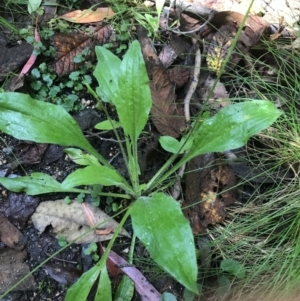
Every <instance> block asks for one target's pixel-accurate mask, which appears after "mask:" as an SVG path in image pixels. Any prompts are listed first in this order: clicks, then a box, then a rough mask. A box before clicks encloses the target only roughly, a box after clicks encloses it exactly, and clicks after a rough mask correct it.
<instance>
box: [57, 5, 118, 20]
mask: <svg viewBox="0 0 300 301" xmlns="http://www.w3.org/2000/svg"><path fill="white" fill-rule="evenodd" d="M114 15H115V13H114V12H113V11H112V9H111V8H110V7H100V8H97V9H96V10H91V9H85V10H75V11H72V12H69V13H67V14H64V15H62V16H61V17H60V18H61V19H64V20H66V21H69V22H73V23H92V22H100V21H102V20H103V19H108V18H111V17H113V16H114Z"/></svg>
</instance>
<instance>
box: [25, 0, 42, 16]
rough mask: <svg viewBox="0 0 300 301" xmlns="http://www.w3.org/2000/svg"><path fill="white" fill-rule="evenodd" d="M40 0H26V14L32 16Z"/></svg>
mask: <svg viewBox="0 0 300 301" xmlns="http://www.w3.org/2000/svg"><path fill="white" fill-rule="evenodd" d="M41 3H42V0H28V6H27V9H28V12H29V13H30V14H32V13H33V12H35V11H36V10H37V9H38V8H39V7H40V5H41Z"/></svg>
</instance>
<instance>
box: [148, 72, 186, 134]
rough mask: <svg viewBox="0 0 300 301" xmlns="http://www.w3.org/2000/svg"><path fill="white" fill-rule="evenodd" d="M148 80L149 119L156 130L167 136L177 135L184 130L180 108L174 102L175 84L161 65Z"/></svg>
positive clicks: (183, 120) (183, 119)
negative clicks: (149, 95) (150, 101)
mask: <svg viewBox="0 0 300 301" xmlns="http://www.w3.org/2000/svg"><path fill="white" fill-rule="evenodd" d="M152 78H153V79H152V80H151V82H150V90H151V96H152V100H153V105H152V109H151V119H152V121H153V123H154V125H155V127H156V128H157V130H158V131H159V132H160V133H161V134H163V135H167V136H172V137H175V138H176V137H179V136H181V134H182V133H183V132H184V131H185V128H186V125H185V118H184V115H183V111H182V108H181V107H180V106H179V105H178V104H176V103H175V98H176V95H175V85H174V84H173V83H172V82H171V80H170V78H169V76H168V73H167V71H166V70H165V69H164V68H163V67H157V68H155V69H154V70H153V74H152Z"/></svg>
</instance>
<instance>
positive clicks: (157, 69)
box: [137, 26, 186, 138]
mask: <svg viewBox="0 0 300 301" xmlns="http://www.w3.org/2000/svg"><path fill="white" fill-rule="evenodd" d="M137 34H138V38H139V41H140V43H141V47H142V52H143V56H144V60H145V63H146V67H147V72H148V76H149V78H152V80H151V81H150V90H151V96H152V101H153V104H152V108H151V120H152V122H153V123H154V125H155V127H156V129H157V130H158V131H159V132H160V133H161V134H163V135H168V136H172V137H175V138H176V137H179V136H181V135H182V133H183V132H184V131H185V129H186V124H185V118H184V115H183V110H182V107H181V106H180V105H178V104H176V103H175V99H176V95H175V84H174V83H172V81H171V80H170V78H169V75H168V72H167V71H166V70H165V68H164V67H163V66H162V63H161V61H160V60H159V58H158V56H157V54H156V52H155V50H154V49H153V46H152V45H153V43H152V41H151V40H150V38H149V37H148V36H147V31H146V30H145V28H143V27H141V26H138V27H137Z"/></svg>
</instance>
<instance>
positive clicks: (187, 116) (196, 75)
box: [172, 38, 201, 200]
mask: <svg viewBox="0 0 300 301" xmlns="http://www.w3.org/2000/svg"><path fill="white" fill-rule="evenodd" d="M192 42H193V44H194V45H195V47H196V50H195V67H194V74H193V78H192V81H191V85H190V87H189V90H188V92H187V94H186V96H185V98H184V116H185V121H186V124H188V125H189V124H190V119H191V115H190V102H191V98H192V96H193V94H194V92H195V90H196V88H197V85H198V81H199V76H200V67H201V51H200V47H199V44H198V41H197V40H196V39H194V38H193V39H192ZM185 167H186V164H183V165H182V166H181V167H180V168H179V170H178V174H177V179H176V182H175V184H174V186H173V189H172V197H173V198H174V199H175V200H176V199H177V198H178V197H179V195H180V192H181V185H180V183H181V179H182V177H183V174H184V171H185Z"/></svg>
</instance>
